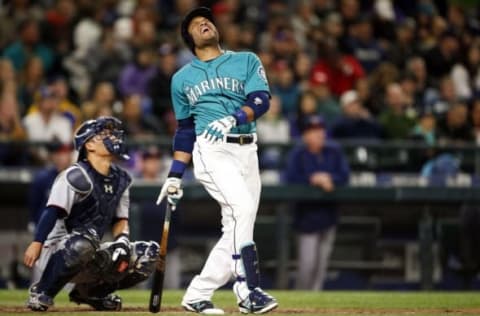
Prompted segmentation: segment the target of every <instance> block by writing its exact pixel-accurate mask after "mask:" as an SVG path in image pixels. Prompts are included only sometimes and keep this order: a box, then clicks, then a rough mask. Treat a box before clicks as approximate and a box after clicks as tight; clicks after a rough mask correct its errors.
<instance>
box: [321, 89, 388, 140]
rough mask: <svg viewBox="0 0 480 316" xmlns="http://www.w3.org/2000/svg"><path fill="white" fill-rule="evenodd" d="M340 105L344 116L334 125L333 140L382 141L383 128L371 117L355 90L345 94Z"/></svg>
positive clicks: (332, 129)
mask: <svg viewBox="0 0 480 316" xmlns="http://www.w3.org/2000/svg"><path fill="white" fill-rule="evenodd" d="M340 105H341V107H342V111H343V116H341V117H340V118H339V119H338V120H337V121H336V122H335V123H334V124H333V126H332V128H331V133H330V135H331V137H332V138H334V139H354V138H357V139H364V140H380V139H381V138H382V137H383V132H382V127H381V126H380V125H379V124H378V123H377V122H376V121H375V120H374V119H373V118H372V117H371V116H370V113H369V112H368V110H367V109H366V108H365V107H364V106H363V104H362V103H361V101H360V99H359V97H358V93H357V92H356V91H355V90H350V91H347V92H345V93H343V94H342V96H341V98H340Z"/></svg>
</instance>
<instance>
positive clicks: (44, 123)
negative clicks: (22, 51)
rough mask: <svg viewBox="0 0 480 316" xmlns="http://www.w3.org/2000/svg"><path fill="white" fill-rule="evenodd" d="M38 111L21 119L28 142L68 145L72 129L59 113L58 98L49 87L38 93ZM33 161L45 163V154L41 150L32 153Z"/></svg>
mask: <svg viewBox="0 0 480 316" xmlns="http://www.w3.org/2000/svg"><path fill="white" fill-rule="evenodd" d="M38 94H39V95H38V98H39V99H38V111H37V112H34V113H30V114H28V115H27V116H25V117H24V119H23V125H24V127H25V130H26V132H27V139H28V140H29V141H44V142H52V141H57V142H60V143H64V144H66V143H70V142H71V139H72V134H73V127H72V124H71V123H70V121H69V120H68V119H67V118H66V117H64V116H63V115H62V114H61V113H60V112H59V111H58V106H59V102H60V100H59V97H58V96H57V95H56V94H55V92H54V91H53V90H52V89H51V88H50V87H45V86H44V87H42V88H41V89H40V91H39V92H38ZM33 158H34V159H38V160H39V162H40V163H44V162H46V159H47V158H48V157H47V153H46V151H45V150H44V149H43V150H42V148H40V150H39V151H36V152H35V153H34V157H33Z"/></svg>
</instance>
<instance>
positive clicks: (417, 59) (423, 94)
mask: <svg viewBox="0 0 480 316" xmlns="http://www.w3.org/2000/svg"><path fill="white" fill-rule="evenodd" d="M405 66H406V73H407V74H408V75H412V76H413V77H414V78H415V104H416V105H421V108H422V109H423V107H424V106H425V105H426V104H428V103H429V101H428V100H429V99H431V98H432V97H433V96H434V94H435V93H434V89H433V88H432V86H433V83H432V81H431V79H430V78H429V76H428V73H427V66H426V64H425V60H424V59H423V58H422V57H421V56H413V57H411V58H409V59H408V60H407V61H406V65H405ZM430 111H431V109H430Z"/></svg>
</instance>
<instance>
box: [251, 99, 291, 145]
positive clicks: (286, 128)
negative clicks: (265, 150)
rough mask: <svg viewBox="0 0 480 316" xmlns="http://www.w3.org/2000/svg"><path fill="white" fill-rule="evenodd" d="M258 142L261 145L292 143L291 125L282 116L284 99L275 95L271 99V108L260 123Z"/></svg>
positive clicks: (258, 123) (258, 126) (258, 122)
mask: <svg viewBox="0 0 480 316" xmlns="http://www.w3.org/2000/svg"><path fill="white" fill-rule="evenodd" d="M257 128H258V131H257V133H258V142H259V143H281V144H287V143H288V142H290V125H289V124H288V120H287V119H286V118H285V117H284V116H283V115H282V99H280V98H279V97H278V96H277V95H275V94H273V95H272V97H271V99H270V108H269V109H268V112H267V113H265V115H263V116H262V117H261V118H260V119H259V120H258V121H257Z"/></svg>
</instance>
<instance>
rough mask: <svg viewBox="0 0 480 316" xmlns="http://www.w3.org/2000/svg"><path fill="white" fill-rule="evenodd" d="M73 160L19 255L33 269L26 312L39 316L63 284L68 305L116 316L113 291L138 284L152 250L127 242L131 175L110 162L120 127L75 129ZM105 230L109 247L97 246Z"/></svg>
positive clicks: (120, 145)
mask: <svg viewBox="0 0 480 316" xmlns="http://www.w3.org/2000/svg"><path fill="white" fill-rule="evenodd" d="M74 142H75V148H76V149H77V150H78V152H79V155H78V161H77V163H75V164H73V165H72V166H71V167H69V168H67V169H66V170H65V171H63V172H62V173H60V174H59V175H58V177H57V178H56V180H55V182H54V184H53V186H52V189H51V193H50V196H49V199H48V202H47V205H46V207H45V209H44V211H43V213H42V216H41V218H40V221H39V224H38V225H37V229H36V232H35V237H34V241H33V242H32V243H31V244H30V245H29V247H28V248H27V250H26V251H25V256H24V263H25V264H26V265H27V266H28V267H32V268H33V269H34V272H35V273H34V275H38V277H37V279H36V280H33V282H32V286H31V288H30V291H29V298H28V301H27V307H28V308H30V309H31V310H34V311H46V310H47V309H48V308H49V307H50V306H52V305H53V299H54V297H55V296H56V295H57V293H58V292H59V291H60V290H61V289H62V288H63V287H64V286H65V284H67V282H71V283H73V284H74V288H73V289H72V291H71V292H70V294H69V296H70V300H71V301H73V302H75V303H78V304H88V305H90V306H92V307H93V308H94V309H96V310H106V311H118V310H120V309H121V307H122V300H121V298H120V297H119V296H118V295H115V294H113V292H114V291H115V290H117V289H123V288H128V287H131V286H133V285H135V284H137V283H138V282H141V281H143V280H145V279H147V277H148V276H149V275H150V274H151V273H152V272H153V270H154V269H155V261H156V259H157V257H158V253H159V246H158V244H157V243H155V242H153V241H150V242H144V241H138V242H130V241H129V227H128V210H129V187H130V185H131V182H132V180H131V178H130V176H129V175H128V173H127V172H126V171H124V170H123V169H121V168H120V167H118V166H117V165H115V164H114V163H113V161H114V160H115V159H116V158H120V159H128V158H129V157H128V155H126V151H125V144H124V138H123V130H122V128H121V122H120V121H119V120H118V119H116V118H113V117H100V118H98V119H96V120H89V121H86V122H85V123H83V124H82V125H81V126H80V127H79V128H78V130H77V131H76V132H75V140H74ZM108 227H111V229H112V234H113V237H114V241H113V242H104V243H101V240H102V237H103V235H104V233H105V232H106V230H107V228H108Z"/></svg>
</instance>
